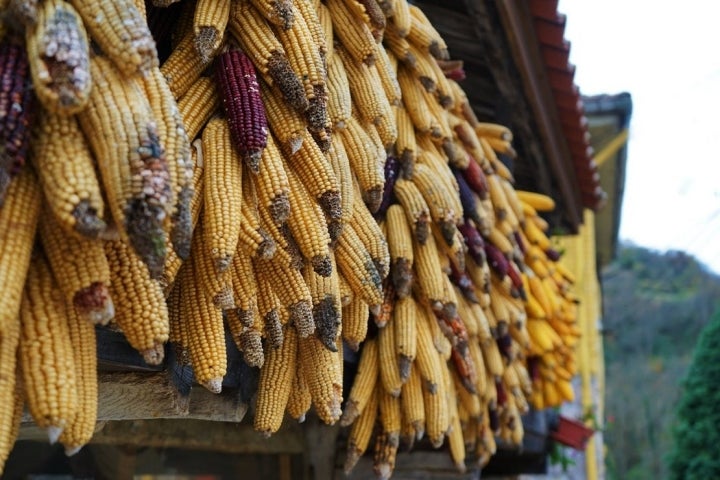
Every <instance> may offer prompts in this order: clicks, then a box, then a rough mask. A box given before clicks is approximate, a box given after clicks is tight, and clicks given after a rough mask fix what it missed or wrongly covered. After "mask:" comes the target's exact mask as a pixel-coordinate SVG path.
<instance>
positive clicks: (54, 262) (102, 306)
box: [39, 208, 115, 325]
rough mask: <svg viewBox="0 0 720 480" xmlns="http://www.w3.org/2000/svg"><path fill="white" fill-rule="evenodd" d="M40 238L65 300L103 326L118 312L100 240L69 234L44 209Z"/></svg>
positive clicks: (91, 320) (82, 316)
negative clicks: (112, 296)
mask: <svg viewBox="0 0 720 480" xmlns="http://www.w3.org/2000/svg"><path fill="white" fill-rule="evenodd" d="M39 230H40V238H41V239H42V244H43V248H44V251H45V254H46V255H47V258H48V260H49V261H50V266H51V267H52V270H53V272H54V273H55V277H56V278H58V286H59V287H60V290H61V291H62V292H63V295H64V296H65V300H66V301H67V303H68V304H69V305H72V306H73V307H74V309H75V311H76V312H77V314H78V315H79V316H80V317H81V318H82V319H83V320H85V321H89V322H90V323H95V324H101V325H104V324H106V323H108V322H109V321H110V320H111V319H112V318H113V316H114V315H115V307H114V304H113V300H112V298H111V297H110V291H109V287H110V267H109V265H108V262H107V259H106V258H105V250H104V248H103V244H102V242H101V241H100V240H91V239H87V238H80V237H74V236H72V235H69V234H68V233H66V232H65V231H64V230H63V229H62V227H61V225H60V223H59V222H58V221H57V220H56V219H55V218H54V216H53V215H52V213H50V211H49V210H48V209H47V208H45V209H44V210H43V213H42V215H41V220H40V222H39Z"/></svg>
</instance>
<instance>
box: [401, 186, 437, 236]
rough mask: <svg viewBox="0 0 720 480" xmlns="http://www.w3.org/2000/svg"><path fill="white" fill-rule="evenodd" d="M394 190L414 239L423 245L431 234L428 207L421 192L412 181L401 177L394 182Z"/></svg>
mask: <svg viewBox="0 0 720 480" xmlns="http://www.w3.org/2000/svg"><path fill="white" fill-rule="evenodd" d="M394 192H395V196H396V197H397V199H398V201H399V202H400V205H402V207H403V210H404V211H405V216H406V217H407V222H408V224H409V225H410V229H411V230H412V232H413V237H414V239H415V240H416V241H417V243H419V244H420V245H424V244H425V243H427V241H428V239H429V238H430V237H432V235H430V225H429V223H430V208H429V207H428V204H427V202H426V201H425V199H424V198H423V196H422V193H420V190H418V188H417V186H416V185H415V184H414V183H413V182H412V181H410V180H405V179H402V178H399V179H398V180H397V181H396V182H395V188H394Z"/></svg>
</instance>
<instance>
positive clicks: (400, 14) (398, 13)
mask: <svg viewBox="0 0 720 480" xmlns="http://www.w3.org/2000/svg"><path fill="white" fill-rule="evenodd" d="M391 1H392V5H393V9H392V11H393V15H392V18H391V20H392V22H391V23H392V25H393V26H394V27H395V29H397V31H398V34H399V35H400V36H402V37H405V36H406V35H407V34H408V33H409V32H410V24H411V22H412V17H411V16H410V4H409V3H408V2H407V0H391ZM388 27H389V25H388Z"/></svg>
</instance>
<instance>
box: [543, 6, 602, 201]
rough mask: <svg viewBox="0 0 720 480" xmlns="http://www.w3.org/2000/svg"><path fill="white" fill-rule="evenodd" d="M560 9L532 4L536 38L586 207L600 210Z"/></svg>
mask: <svg viewBox="0 0 720 480" xmlns="http://www.w3.org/2000/svg"><path fill="white" fill-rule="evenodd" d="M557 6H558V2H557V0H530V12H531V14H532V17H533V24H534V27H535V34H536V36H537V40H538V44H539V45H540V51H541V53H542V58H543V62H544V63H545V68H546V72H547V75H548V80H549V82H550V86H551V88H552V92H553V97H554V98H555V105H556V106H557V109H558V116H559V118H560V123H561V125H562V128H563V133H564V136H565V139H566V140H567V143H568V147H569V149H570V154H571V156H572V160H573V165H574V166H575V173H576V176H577V179H578V182H579V183H580V185H579V187H580V192H581V196H582V201H583V206H584V207H586V208H590V209H592V210H597V209H598V208H600V206H601V205H602V203H603V200H604V198H605V193H604V192H603V191H602V188H601V187H600V176H599V175H598V173H597V165H595V162H594V161H593V156H594V151H593V149H592V147H590V133H589V131H588V126H587V124H588V121H587V118H586V117H585V111H584V107H583V103H582V100H581V98H580V91H579V89H578V87H577V85H576V84H575V81H574V75H575V65H573V64H571V63H570V61H569V58H570V42H568V41H567V40H565V21H566V17H565V15H563V14H562V13H559V12H558V11H557Z"/></svg>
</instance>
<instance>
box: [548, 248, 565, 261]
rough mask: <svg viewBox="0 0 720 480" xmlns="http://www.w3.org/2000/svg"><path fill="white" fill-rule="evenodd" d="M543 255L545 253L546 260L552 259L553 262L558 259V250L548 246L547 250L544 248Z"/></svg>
mask: <svg viewBox="0 0 720 480" xmlns="http://www.w3.org/2000/svg"><path fill="white" fill-rule="evenodd" d="M545 255H547V258H548V260H552V261H553V262H559V261H560V256H561V255H560V252H558V251H557V250H555V249H554V248H548V249H547V250H545Z"/></svg>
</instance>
